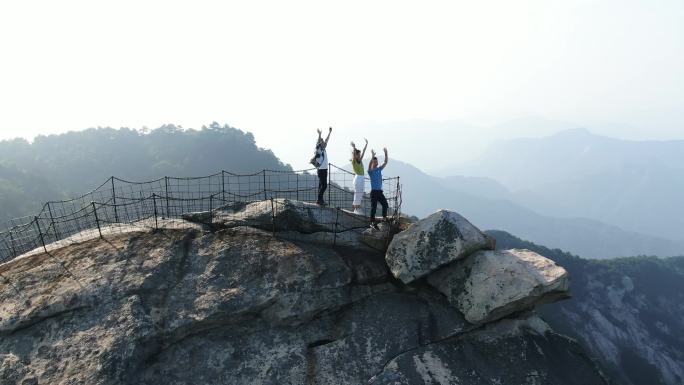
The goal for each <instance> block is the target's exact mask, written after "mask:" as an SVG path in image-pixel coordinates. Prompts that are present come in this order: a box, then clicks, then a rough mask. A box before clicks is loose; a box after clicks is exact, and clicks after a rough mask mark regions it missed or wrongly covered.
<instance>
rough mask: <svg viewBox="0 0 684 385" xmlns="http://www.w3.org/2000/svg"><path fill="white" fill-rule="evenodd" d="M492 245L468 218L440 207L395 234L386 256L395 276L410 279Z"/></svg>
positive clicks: (405, 279)
mask: <svg viewBox="0 0 684 385" xmlns="http://www.w3.org/2000/svg"><path fill="white" fill-rule="evenodd" d="M492 246H493V245H492V241H491V239H490V238H489V237H488V236H486V235H485V234H483V233H482V232H481V231H480V230H479V229H478V228H477V227H475V226H473V225H472V224H471V223H470V222H468V220H467V219H465V218H463V217H462V216H460V215H459V214H458V213H456V212H454V211H449V210H440V211H438V212H436V213H434V214H432V215H430V216H429V217H427V218H425V219H422V220H420V221H418V222H417V223H415V224H413V225H411V226H410V227H409V228H408V229H407V230H405V231H403V232H401V233H399V234H397V235H395V236H394V239H392V242H391V243H390V245H389V248H388V250H387V254H386V256H385V260H386V261H387V265H388V266H389V267H390V271H391V272H392V274H393V275H394V276H395V277H396V278H398V279H400V280H401V281H403V282H404V283H410V282H412V281H415V280H416V279H418V278H421V277H424V276H426V275H428V274H430V273H431V272H433V271H435V270H437V269H438V268H440V267H441V266H443V265H446V264H448V263H450V262H453V261H456V260H459V259H461V258H465V257H466V256H468V255H470V254H472V253H473V252H475V251H478V250H483V249H489V248H492Z"/></svg>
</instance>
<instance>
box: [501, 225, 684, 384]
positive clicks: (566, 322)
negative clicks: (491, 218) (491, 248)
mask: <svg viewBox="0 0 684 385" xmlns="http://www.w3.org/2000/svg"><path fill="white" fill-rule="evenodd" d="M489 233H490V235H493V236H494V237H495V238H496V239H497V247H498V248H502V249H507V248H526V249H530V250H534V251H536V252H538V253H540V254H542V255H544V256H545V257H547V258H550V259H552V260H554V261H556V262H557V263H558V264H560V265H561V266H563V267H564V268H565V269H566V270H567V271H568V272H569V273H570V278H571V280H572V282H571V287H570V289H571V292H572V294H573V298H572V299H570V300H567V301H563V302H559V303H555V304H551V305H547V306H545V307H543V308H542V309H541V312H542V315H543V316H544V318H545V319H546V321H547V322H549V323H550V325H551V327H553V328H554V329H555V330H557V331H558V332H560V333H563V334H565V335H568V336H570V337H573V338H575V339H577V340H578V341H579V342H580V343H581V344H582V345H584V346H585V347H586V348H587V350H588V351H589V352H591V353H592V354H593V356H594V358H596V359H597V360H598V361H599V362H600V363H601V364H602V366H603V367H604V368H605V369H606V370H607V371H608V372H609V373H608V374H609V375H610V377H612V378H613V379H615V381H616V383H618V384H623V385H645V384H648V385H659V384H668V385H675V384H681V383H682V382H683V381H684V353H683V352H684V336H682V333H681V330H683V329H684V308H682V305H681V304H682V303H684V257H674V258H665V259H660V258H656V257H633V258H619V259H613V260H602V261H597V260H585V259H581V258H578V257H576V256H573V255H571V254H568V253H565V252H563V251H561V250H558V249H555V250H551V249H548V248H546V247H543V246H539V245H536V244H533V243H530V242H526V241H523V240H520V239H518V238H516V237H514V236H512V235H510V234H508V233H505V232H502V231H490V232H489Z"/></svg>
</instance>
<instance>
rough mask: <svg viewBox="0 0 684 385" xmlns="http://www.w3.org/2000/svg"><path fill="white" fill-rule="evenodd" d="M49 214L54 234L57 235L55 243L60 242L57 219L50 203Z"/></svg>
mask: <svg viewBox="0 0 684 385" xmlns="http://www.w3.org/2000/svg"><path fill="white" fill-rule="evenodd" d="M47 208H48V214H50V226H52V232H53V233H55V242H56V241H58V240H59V233H58V232H57V226H56V225H55V217H54V216H53V215H52V207H51V206H50V202H48V203H47Z"/></svg>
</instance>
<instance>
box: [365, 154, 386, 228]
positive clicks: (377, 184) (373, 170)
mask: <svg viewBox="0 0 684 385" xmlns="http://www.w3.org/2000/svg"><path fill="white" fill-rule="evenodd" d="M382 150H383V151H384V152H385V162H384V163H383V164H382V166H378V164H379V162H378V157H377V156H375V151H374V150H371V160H370V162H369V163H368V176H369V177H370V180H371V194H370V196H371V212H370V221H371V227H372V228H374V229H376V230H378V229H379V228H378V224H377V223H376V222H375V213H376V211H377V209H378V203H380V205H382V218H383V220H384V221H387V210H388V208H389V205H388V204H387V198H385V194H384V193H383V191H382V170H384V169H385V166H387V161H388V160H389V157H388V156H387V148H383V149H382Z"/></svg>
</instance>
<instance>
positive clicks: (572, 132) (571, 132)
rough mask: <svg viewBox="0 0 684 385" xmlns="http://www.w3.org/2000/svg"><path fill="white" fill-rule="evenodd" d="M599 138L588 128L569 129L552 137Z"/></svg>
mask: <svg viewBox="0 0 684 385" xmlns="http://www.w3.org/2000/svg"><path fill="white" fill-rule="evenodd" d="M590 136H598V135H595V134H593V133H592V132H591V131H589V129H587V128H586V127H577V128H569V129H567V130H563V131H559V132H557V133H555V134H552V135H550V137H553V138H567V137H590Z"/></svg>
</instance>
